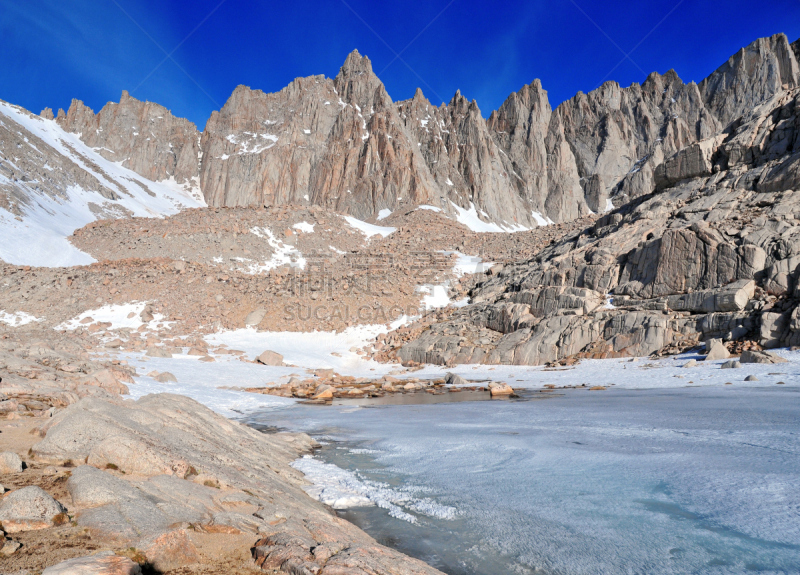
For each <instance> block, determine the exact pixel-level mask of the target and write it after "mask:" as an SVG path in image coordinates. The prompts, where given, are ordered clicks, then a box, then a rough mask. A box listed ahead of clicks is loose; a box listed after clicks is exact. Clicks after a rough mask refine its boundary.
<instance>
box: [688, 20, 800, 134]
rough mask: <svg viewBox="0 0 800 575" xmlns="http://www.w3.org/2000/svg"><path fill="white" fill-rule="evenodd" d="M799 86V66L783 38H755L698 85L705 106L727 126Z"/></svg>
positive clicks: (784, 37) (776, 36) (781, 35)
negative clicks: (755, 107)
mask: <svg viewBox="0 0 800 575" xmlns="http://www.w3.org/2000/svg"><path fill="white" fill-rule="evenodd" d="M799 84H800V66H798V60H797V58H796V56H795V53H794V51H793V49H792V47H791V46H790V45H789V40H788V39H787V38H786V35H785V34H775V35H774V36H770V37H769V38H759V39H758V40H756V41H755V42H753V43H751V44H750V45H748V46H746V47H744V48H742V49H740V50H739V51H738V52H736V54H734V55H733V56H731V57H730V58H729V59H728V61H727V62H725V63H724V64H723V65H722V66H720V67H719V68H717V70H716V71H714V72H713V73H712V74H711V75H710V76H709V77H708V78H706V79H705V80H703V81H702V82H701V83H700V92H701V94H702V95H703V99H704V100H705V102H706V106H707V107H708V108H709V109H710V111H711V112H712V113H713V114H714V115H715V117H716V118H717V119H718V120H719V122H720V124H722V126H723V127H724V126H727V125H728V124H730V123H731V122H732V121H733V120H735V119H736V118H738V117H739V116H741V115H742V114H744V113H745V112H747V111H748V110H749V109H751V108H753V107H754V106H756V105H757V104H759V103H760V102H763V101H765V100H767V99H768V98H770V97H771V96H772V95H774V94H776V93H778V92H780V91H781V90H785V89H790V88H794V87H796V86H798V85H799Z"/></svg>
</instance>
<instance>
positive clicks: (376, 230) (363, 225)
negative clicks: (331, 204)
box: [342, 216, 397, 238]
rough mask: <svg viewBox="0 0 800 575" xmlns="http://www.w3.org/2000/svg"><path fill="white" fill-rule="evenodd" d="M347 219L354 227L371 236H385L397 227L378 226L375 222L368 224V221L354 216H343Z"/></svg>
mask: <svg viewBox="0 0 800 575" xmlns="http://www.w3.org/2000/svg"><path fill="white" fill-rule="evenodd" d="M342 217H343V218H344V219H345V221H346V222H347V223H348V224H350V226H352V227H354V228H355V229H357V230H358V231H360V232H361V233H362V234H364V235H365V236H367V237H368V238H371V237H372V236H378V235H379V236H383V237H384V238H385V237H386V236H388V235H389V234H391V233H392V232H393V231H395V230H396V229H397V228H389V227H385V226H376V225H374V224H368V223H367V222H362V221H361V220H358V219H356V218H354V217H352V216H342Z"/></svg>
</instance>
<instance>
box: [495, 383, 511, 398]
mask: <svg viewBox="0 0 800 575" xmlns="http://www.w3.org/2000/svg"><path fill="white" fill-rule="evenodd" d="M489 393H491V394H492V397H498V396H504V395H512V394H513V393H514V390H513V389H511V386H510V385H508V384H507V383H500V382H497V381H493V382H491V383H489Z"/></svg>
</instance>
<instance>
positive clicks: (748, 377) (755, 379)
mask: <svg viewBox="0 0 800 575" xmlns="http://www.w3.org/2000/svg"><path fill="white" fill-rule="evenodd" d="M744 380H745V381H758V378H757V377H756V376H755V375H748V376H747V377H745V378H744Z"/></svg>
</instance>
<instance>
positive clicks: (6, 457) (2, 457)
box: [0, 451, 22, 492]
mask: <svg viewBox="0 0 800 575" xmlns="http://www.w3.org/2000/svg"><path fill="white" fill-rule="evenodd" d="M0 473H22V459H20V457H19V455H17V454H16V453H11V452H10V451H5V452H3V453H0ZM0 492H1V491H0Z"/></svg>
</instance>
